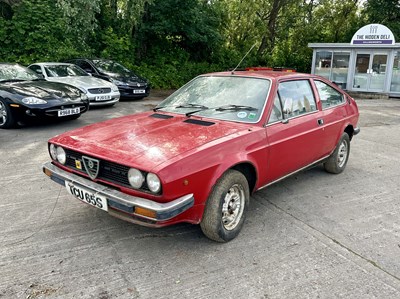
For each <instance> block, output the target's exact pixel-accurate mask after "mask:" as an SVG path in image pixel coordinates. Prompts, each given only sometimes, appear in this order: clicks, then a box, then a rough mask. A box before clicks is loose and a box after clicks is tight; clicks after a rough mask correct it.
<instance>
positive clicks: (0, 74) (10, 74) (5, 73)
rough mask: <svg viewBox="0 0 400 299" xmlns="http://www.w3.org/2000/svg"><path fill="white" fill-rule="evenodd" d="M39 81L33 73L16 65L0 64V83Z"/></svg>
mask: <svg viewBox="0 0 400 299" xmlns="http://www.w3.org/2000/svg"><path fill="white" fill-rule="evenodd" d="M39 79H41V78H40V77H39V76H38V75H36V73H35V72H33V71H31V70H30V69H28V68H26V67H24V66H21V65H17V64H0V82H2V81H31V80H39Z"/></svg>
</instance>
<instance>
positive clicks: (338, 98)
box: [314, 79, 347, 155]
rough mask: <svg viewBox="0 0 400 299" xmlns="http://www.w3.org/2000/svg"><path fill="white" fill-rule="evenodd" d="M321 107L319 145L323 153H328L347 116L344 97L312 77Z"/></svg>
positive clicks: (334, 143) (332, 148) (339, 134)
mask: <svg viewBox="0 0 400 299" xmlns="http://www.w3.org/2000/svg"><path fill="white" fill-rule="evenodd" d="M314 84H315V87H316V90H317V94H318V97H319V100H320V102H321V108H322V117H321V118H322V120H323V126H322V127H323V131H324V132H323V133H324V135H323V137H322V139H321V147H322V150H323V152H324V154H325V155H329V154H330V153H331V152H332V151H333V150H334V149H335V147H336V143H337V142H338V139H339V138H340V136H341V135H342V132H343V127H344V123H343V122H344V121H345V119H346V117H347V110H346V106H347V102H346V97H345V96H344V94H342V93H341V92H340V91H338V90H336V89H335V88H334V87H332V86H330V85H329V84H328V83H326V82H323V81H322V80H318V79H314Z"/></svg>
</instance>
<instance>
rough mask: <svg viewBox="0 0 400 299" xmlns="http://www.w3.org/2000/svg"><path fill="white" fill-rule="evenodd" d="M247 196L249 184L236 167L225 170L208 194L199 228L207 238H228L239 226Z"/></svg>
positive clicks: (240, 227) (241, 222) (242, 219)
mask: <svg viewBox="0 0 400 299" xmlns="http://www.w3.org/2000/svg"><path fill="white" fill-rule="evenodd" d="M249 200H250V191H249V184H248V182H247V179H246V177H245V176H244V175H243V174H242V173H241V172H239V171H236V170H228V171H227V172H225V173H224V175H223V176H222V177H221V178H220V179H219V180H218V182H217V183H216V184H215V186H214V188H213V189H212V191H211V194H210V195H209V197H208V200H207V204H206V207H205V210H204V214H203V219H202V221H201V223H200V227H201V230H202V231H203V233H204V234H205V235H206V236H207V237H208V238H210V239H211V240H214V241H217V242H228V241H230V240H232V239H234V238H235V237H236V236H237V235H238V234H239V232H240V230H241V229H242V227H243V223H244V220H245V214H246V211H247V207H248V204H249Z"/></svg>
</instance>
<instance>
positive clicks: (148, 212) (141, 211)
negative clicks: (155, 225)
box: [135, 207, 157, 219]
mask: <svg viewBox="0 0 400 299" xmlns="http://www.w3.org/2000/svg"><path fill="white" fill-rule="evenodd" d="M135 214H138V215H141V216H145V217H149V218H153V219H156V218H157V213H156V212H155V211H152V210H148V209H145V208H141V207H135Z"/></svg>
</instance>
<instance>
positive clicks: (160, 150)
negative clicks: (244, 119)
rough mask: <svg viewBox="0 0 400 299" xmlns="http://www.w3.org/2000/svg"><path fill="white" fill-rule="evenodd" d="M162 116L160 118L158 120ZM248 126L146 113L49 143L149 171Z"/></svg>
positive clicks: (68, 134) (87, 127)
mask: <svg viewBox="0 0 400 299" xmlns="http://www.w3.org/2000/svg"><path fill="white" fill-rule="evenodd" d="M160 115H162V116H160ZM249 126H251V125H249V124H241V123H233V122H224V121H215V122H209V121H202V120H199V119H196V118H187V117H185V116H173V117H171V116H170V115H165V114H158V113H151V112H145V113H141V114H136V115H131V116H125V117H121V118H117V119H112V120H108V121H105V122H101V123H97V124H93V125H89V126H86V127H82V128H79V129H75V130H73V131H70V132H67V133H64V134H62V135H59V136H56V137H55V138H53V139H51V140H50V142H54V143H56V144H58V145H61V146H64V147H66V148H69V149H72V150H75V151H78V152H81V153H83V154H86V155H89V156H93V157H97V158H100V159H105V160H109V161H113V162H116V163H120V164H123V165H127V166H130V167H137V168H140V169H143V170H148V171H150V170H151V169H153V168H154V167H156V166H157V165H159V164H161V163H164V162H166V161H168V160H170V159H172V158H174V157H176V156H178V155H182V157H183V156H185V155H186V154H187V153H188V152H190V151H192V152H193V151H197V150H201V148H203V149H204V148H205V147H207V144H210V143H212V142H218V141H222V140H223V139H224V138H230V136H232V134H235V133H239V132H241V131H242V132H244V131H247V129H248V128H249Z"/></svg>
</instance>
